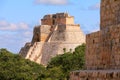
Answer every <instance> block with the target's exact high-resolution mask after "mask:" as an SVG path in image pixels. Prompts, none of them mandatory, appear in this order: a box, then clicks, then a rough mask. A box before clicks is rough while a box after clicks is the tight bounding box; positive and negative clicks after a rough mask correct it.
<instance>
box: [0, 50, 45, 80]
mask: <svg viewBox="0 0 120 80" xmlns="http://www.w3.org/2000/svg"><path fill="white" fill-rule="evenodd" d="M44 70H45V68H44V67H43V66H42V65H38V64H36V63H34V62H31V61H29V60H26V59H23V58H22V57H21V56H19V55H17V54H12V53H11V52H9V51H7V50H6V49H0V80H35V79H37V78H38V76H39V75H42V73H43V72H44Z"/></svg>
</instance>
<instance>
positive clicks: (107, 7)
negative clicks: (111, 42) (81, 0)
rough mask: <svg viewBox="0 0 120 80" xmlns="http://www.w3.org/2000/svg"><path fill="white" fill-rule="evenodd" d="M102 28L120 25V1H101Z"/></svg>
mask: <svg viewBox="0 0 120 80" xmlns="http://www.w3.org/2000/svg"><path fill="white" fill-rule="evenodd" d="M100 14H101V21H100V24H101V25H100V26H101V27H100V28H101V29H104V28H106V27H109V26H111V25H116V24H119V23H120V0H101V12H100Z"/></svg>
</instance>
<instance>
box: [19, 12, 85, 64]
mask: <svg viewBox="0 0 120 80" xmlns="http://www.w3.org/2000/svg"><path fill="white" fill-rule="evenodd" d="M83 43H85V35H84V33H83V32H82V30H81V29H80V25H79V24H75V23H74V17H73V16H70V15H69V14H68V13H56V14H51V15H45V16H44V17H43V19H41V25H39V26H35V28H34V31H33V38H32V41H31V42H30V43H26V44H25V46H24V47H23V48H22V49H21V50H20V53H19V54H20V55H22V56H23V57H24V58H26V59H30V60H31V61H34V62H36V63H39V64H43V65H47V63H48V61H49V60H50V59H51V58H52V57H54V56H56V55H58V54H63V53H64V51H63V49H65V50H66V51H70V50H72V51H74V48H75V47H77V46H79V45H81V44H83Z"/></svg>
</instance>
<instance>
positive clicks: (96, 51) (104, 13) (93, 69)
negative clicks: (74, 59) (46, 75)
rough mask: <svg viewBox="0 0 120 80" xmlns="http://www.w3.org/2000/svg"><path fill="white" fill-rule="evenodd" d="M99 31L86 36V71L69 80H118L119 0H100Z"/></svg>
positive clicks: (119, 76)
mask: <svg viewBox="0 0 120 80" xmlns="http://www.w3.org/2000/svg"><path fill="white" fill-rule="evenodd" d="M100 17H101V20H100V31H97V32H94V33H91V34H87V35H86V70H83V71H74V72H71V80H120V0H101V11H100Z"/></svg>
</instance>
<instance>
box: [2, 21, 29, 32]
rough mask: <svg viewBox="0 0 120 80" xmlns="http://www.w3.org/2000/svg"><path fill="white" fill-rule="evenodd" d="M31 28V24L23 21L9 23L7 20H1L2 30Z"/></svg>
mask: <svg viewBox="0 0 120 80" xmlns="http://www.w3.org/2000/svg"><path fill="white" fill-rule="evenodd" d="M27 29H29V25H28V24H26V23H23V22H20V23H17V24H15V23H9V22H7V21H5V20H0V30H4V31H5V30H6V31H7V30H8V31H15V30H27Z"/></svg>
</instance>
